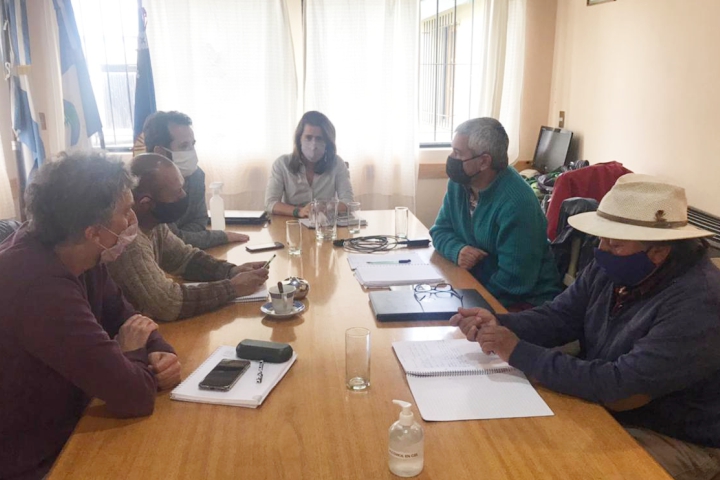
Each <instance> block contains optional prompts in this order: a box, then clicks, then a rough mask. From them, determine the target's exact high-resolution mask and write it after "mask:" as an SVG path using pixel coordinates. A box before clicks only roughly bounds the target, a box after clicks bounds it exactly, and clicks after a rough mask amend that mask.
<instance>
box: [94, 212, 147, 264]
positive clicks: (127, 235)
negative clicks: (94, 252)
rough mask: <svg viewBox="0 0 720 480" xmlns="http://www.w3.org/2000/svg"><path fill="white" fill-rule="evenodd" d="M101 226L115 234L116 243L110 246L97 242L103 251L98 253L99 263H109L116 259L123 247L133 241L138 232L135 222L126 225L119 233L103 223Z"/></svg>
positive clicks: (123, 249)
mask: <svg viewBox="0 0 720 480" xmlns="http://www.w3.org/2000/svg"><path fill="white" fill-rule="evenodd" d="M102 228H104V229H105V230H107V231H108V232H110V233H112V234H113V235H115V236H116V237H117V243H115V245H113V246H112V247H106V246H105V245H103V244H102V243H98V245H100V246H101V247H102V248H103V251H102V252H101V253H100V263H109V262H114V261H115V260H117V259H118V257H119V256H120V255H122V253H123V251H125V247H127V246H128V245H130V244H131V243H132V242H133V241H135V238H136V237H137V232H138V224H137V222H135V223H133V224H131V225H128V227H127V228H126V229H125V230H123V231H122V232H120V233H115V232H113V231H112V230H110V229H109V228H107V227H105V226H104V225H103V226H102Z"/></svg>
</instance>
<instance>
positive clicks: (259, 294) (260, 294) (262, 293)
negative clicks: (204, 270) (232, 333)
mask: <svg viewBox="0 0 720 480" xmlns="http://www.w3.org/2000/svg"><path fill="white" fill-rule="evenodd" d="M183 285H185V286H186V287H192V286H195V285H202V283H201V282H186V283H184V284H183ZM267 298H268V289H267V287H266V286H265V285H263V286H262V287H260V289H259V290H258V291H256V292H254V293H251V294H250V295H245V296H244V297H236V298H234V299H232V300H231V301H230V302H231V303H250V302H264V301H265V300H267Z"/></svg>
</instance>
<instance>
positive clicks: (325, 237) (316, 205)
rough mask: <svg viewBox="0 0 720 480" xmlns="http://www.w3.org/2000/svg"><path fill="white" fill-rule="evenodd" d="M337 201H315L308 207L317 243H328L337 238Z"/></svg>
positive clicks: (334, 199)
mask: <svg viewBox="0 0 720 480" xmlns="http://www.w3.org/2000/svg"><path fill="white" fill-rule="evenodd" d="M337 210H338V200H337V199H336V198H333V199H330V200H321V199H316V200H313V201H312V206H311V207H310V222H311V223H312V224H313V225H315V236H316V237H317V240H318V242H322V241H326V242H330V241H332V240H335V238H337Z"/></svg>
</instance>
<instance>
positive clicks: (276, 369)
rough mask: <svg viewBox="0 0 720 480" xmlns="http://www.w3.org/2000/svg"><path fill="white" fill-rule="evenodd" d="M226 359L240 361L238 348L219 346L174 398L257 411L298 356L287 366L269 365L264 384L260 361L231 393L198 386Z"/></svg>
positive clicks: (264, 373) (175, 393) (246, 373)
mask: <svg viewBox="0 0 720 480" xmlns="http://www.w3.org/2000/svg"><path fill="white" fill-rule="evenodd" d="M224 358H232V359H236V358H237V355H236V354H235V347H230V346H223V347H219V348H218V349H217V350H215V352H214V353H213V354H212V355H210V357H208V359H207V360H205V361H204V362H203V364H202V365H200V366H199V367H198V368H197V369H196V370H195V371H194V372H193V373H191V374H190V376H189V377H187V378H186V379H185V381H183V382H182V383H181V384H180V385H178V386H177V387H176V388H175V390H173V391H172V393H170V398H171V399H173V400H180V401H183V402H197V403H215V404H218V405H232V406H236V407H248V408H257V407H259V406H260V405H262V403H263V401H265V398H267V396H268V395H269V394H270V391H271V390H272V389H273V388H275V385H277V384H278V382H279V381H280V380H281V379H282V378H283V377H284V376H285V374H286V373H287V371H288V370H290V367H291V366H292V364H293V363H295V360H296V359H297V353H294V352H293V356H292V357H291V358H290V360H288V361H287V362H285V363H267V362H265V364H264V365H263V381H262V383H257V382H256V378H257V376H256V375H255V374H256V372H257V370H258V365H259V362H252V365H250V368H249V369H248V370H247V371H246V372H245V374H243V376H242V377H241V378H240V380H238V382H237V383H236V384H235V386H233V388H231V389H230V390H228V391H227V392H218V391H213V390H201V389H200V387H198V384H199V383H200V382H201V381H202V380H203V379H204V378H205V376H206V375H207V374H208V373H210V370H212V369H213V368H214V367H215V366H216V365H217V364H218V363H220V360H222V359H224Z"/></svg>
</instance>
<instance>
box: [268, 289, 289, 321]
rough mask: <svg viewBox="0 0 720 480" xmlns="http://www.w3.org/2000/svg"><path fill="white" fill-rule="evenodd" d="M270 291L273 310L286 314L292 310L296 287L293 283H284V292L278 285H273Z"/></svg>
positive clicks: (279, 313)
mask: <svg viewBox="0 0 720 480" xmlns="http://www.w3.org/2000/svg"><path fill="white" fill-rule="evenodd" d="M268 291H269V292H270V300H272V305H273V310H274V311H275V313H276V314H278V315H285V314H286V313H290V312H292V309H293V300H294V299H295V287H293V286H292V285H283V291H282V293H281V292H280V290H279V289H278V287H277V285H273V286H272V287H270V288H269V289H268Z"/></svg>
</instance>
